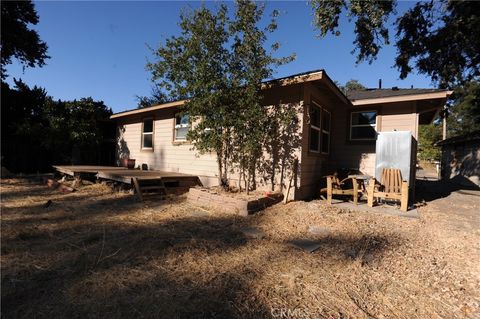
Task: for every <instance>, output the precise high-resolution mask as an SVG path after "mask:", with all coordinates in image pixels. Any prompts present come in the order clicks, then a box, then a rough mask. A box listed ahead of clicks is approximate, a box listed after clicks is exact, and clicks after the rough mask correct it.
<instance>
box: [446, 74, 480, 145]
mask: <svg viewBox="0 0 480 319" xmlns="http://www.w3.org/2000/svg"><path fill="white" fill-rule="evenodd" d="M447 123H448V126H447V127H448V135H449V136H457V135H464V134H469V133H472V132H475V131H478V130H480V83H479V82H476V81H472V82H468V83H466V84H465V85H464V86H461V87H458V88H457V89H456V90H455V92H454V102H453V105H452V106H451V107H450V109H449V114H448V120H447Z"/></svg>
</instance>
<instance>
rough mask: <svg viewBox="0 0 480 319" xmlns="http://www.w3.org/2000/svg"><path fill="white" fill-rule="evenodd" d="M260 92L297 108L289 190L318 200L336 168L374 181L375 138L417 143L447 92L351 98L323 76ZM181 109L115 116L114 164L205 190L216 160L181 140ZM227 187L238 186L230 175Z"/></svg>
mask: <svg viewBox="0 0 480 319" xmlns="http://www.w3.org/2000/svg"><path fill="white" fill-rule="evenodd" d="M264 87H265V88H264V91H263V95H264V101H263V104H264V105H266V106H268V105H274V104H278V103H282V105H285V107H296V108H297V109H298V116H299V121H300V128H299V131H298V132H292V134H296V135H297V136H299V144H298V152H297V158H298V162H299V167H298V174H297V178H296V180H295V182H294V185H295V187H294V189H293V191H291V194H293V195H292V197H293V198H295V199H302V198H308V197H312V196H315V195H317V193H318V189H319V184H320V181H321V180H322V177H323V176H325V175H326V174H327V173H330V172H332V171H334V170H335V169H339V168H348V169H358V170H359V171H361V172H362V173H365V174H369V175H374V171H375V140H376V133H377V132H382V131H394V130H398V131H410V132H411V133H412V137H413V138H414V139H415V140H416V139H418V125H419V124H423V123H430V122H431V121H432V120H433V118H434V117H435V115H436V114H438V112H439V111H440V110H441V108H442V107H443V106H444V105H445V101H446V98H447V97H448V95H449V94H451V92H450V91H446V90H432V89H407V90H403V89H396V88H393V89H368V90H365V91H355V92H349V93H348V98H347V96H345V95H344V94H343V93H342V92H341V91H340V90H339V89H338V87H337V86H336V85H335V84H334V82H333V81H332V80H331V79H330V78H329V77H328V75H327V74H326V72H325V71H324V70H317V71H311V72H307V73H302V74H296V75H292V76H289V77H285V78H281V79H276V80H272V81H268V82H265V85H264ZM183 104H184V101H178V102H172V103H165V104H161V105H155V106H151V107H147V108H143V109H135V110H130V111H125V112H120V113H117V114H114V115H112V116H111V118H112V119H115V120H116V121H117V123H118V128H119V133H118V145H117V151H118V159H119V160H120V158H122V157H130V158H134V159H136V163H137V165H142V164H147V165H148V167H149V169H155V170H164V171H173V172H181V173H187V174H194V175H198V176H199V177H200V180H201V181H202V183H203V184H204V185H206V186H212V185H216V184H217V177H216V175H217V162H216V158H215V155H214V154H206V155H199V154H197V153H196V152H195V151H193V150H192V145H191V144H190V143H189V142H188V141H186V139H185V136H186V133H187V132H188V128H189V125H190V124H189V121H188V118H187V117H178V116H176V115H177V114H178V111H179V107H180V106H181V105H183ZM267 180H268V179H263V181H267ZM231 182H232V183H233V184H235V183H236V177H235V175H233V177H232V181H231ZM282 182H283V183H284V184H285V182H284V181H282ZM266 183H268V182H266Z"/></svg>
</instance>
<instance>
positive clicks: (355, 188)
mask: <svg viewBox="0 0 480 319" xmlns="http://www.w3.org/2000/svg"><path fill="white" fill-rule="evenodd" d="M352 183H353V203H354V204H355V205H358V182H357V179H356V178H355V177H353V178H352Z"/></svg>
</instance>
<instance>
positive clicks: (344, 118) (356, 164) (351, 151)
mask: <svg viewBox="0 0 480 319" xmlns="http://www.w3.org/2000/svg"><path fill="white" fill-rule="evenodd" d="M352 110H355V111H356V110H377V114H378V115H377V131H378V132H390V131H393V130H397V131H410V132H412V136H413V137H414V138H415V139H417V138H418V114H417V113H416V104H415V102H398V103H389V104H384V105H370V106H365V107H362V108H360V107H354V108H353V109H348V110H347V109H345V110H342V111H340V112H337V113H336V114H335V115H334V116H335V120H334V121H333V123H334V127H333V129H334V141H335V142H334V143H333V147H332V158H334V159H335V161H334V162H335V166H336V167H337V168H355V169H359V170H360V171H361V172H362V173H364V174H369V175H372V176H373V175H374V174H375V141H373V142H360V141H354V142H351V141H350V140H349V139H350V136H349V134H350V112H351V111H352Z"/></svg>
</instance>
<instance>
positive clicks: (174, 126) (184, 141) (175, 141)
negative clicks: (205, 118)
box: [173, 113, 192, 143]
mask: <svg viewBox="0 0 480 319" xmlns="http://www.w3.org/2000/svg"><path fill="white" fill-rule="evenodd" d="M183 116H188V124H177V118H178V117H180V118H181V117H183ZM191 126H192V125H191V123H190V116H189V115H188V114H181V113H177V114H175V117H174V118H173V142H174V143H188V139H187V136H185V138H182V139H178V138H177V129H179V128H185V127H187V128H189V130H188V131H190V127H191ZM188 131H187V134H188Z"/></svg>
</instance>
